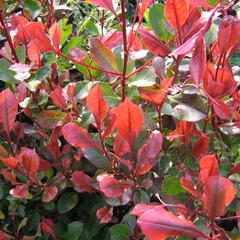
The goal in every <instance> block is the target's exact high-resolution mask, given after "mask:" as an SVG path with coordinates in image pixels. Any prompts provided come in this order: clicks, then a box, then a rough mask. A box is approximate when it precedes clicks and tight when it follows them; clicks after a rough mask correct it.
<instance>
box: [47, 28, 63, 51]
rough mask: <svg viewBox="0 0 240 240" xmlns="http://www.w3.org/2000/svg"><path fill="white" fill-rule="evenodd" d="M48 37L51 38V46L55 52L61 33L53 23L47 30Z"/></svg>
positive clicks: (57, 48)
mask: <svg viewBox="0 0 240 240" xmlns="http://www.w3.org/2000/svg"><path fill="white" fill-rule="evenodd" d="M49 35H50V37H51V38H52V42H53V46H54V47H55V49H56V50H59V47H60V40H61V36H62V33H61V29H60V28H59V27H58V24H57V23H54V24H53V25H52V26H51V28H50V29H49Z"/></svg>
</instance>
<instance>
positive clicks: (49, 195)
mask: <svg viewBox="0 0 240 240" xmlns="http://www.w3.org/2000/svg"><path fill="white" fill-rule="evenodd" d="M57 193H58V188H57V186H54V187H46V188H44V192H43V197H42V200H43V202H51V201H52V200H53V199H54V198H55V197H56V195H57Z"/></svg>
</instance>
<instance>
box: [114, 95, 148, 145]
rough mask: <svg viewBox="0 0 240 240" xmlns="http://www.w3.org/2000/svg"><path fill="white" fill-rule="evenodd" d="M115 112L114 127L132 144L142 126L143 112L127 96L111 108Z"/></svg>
mask: <svg viewBox="0 0 240 240" xmlns="http://www.w3.org/2000/svg"><path fill="white" fill-rule="evenodd" d="M112 111H113V112H114V113H116V114H117V116H118V119H117V124H116V128H117V130H118V132H119V134H121V135H122V137H124V138H125V140H127V141H128V142H129V144H130V145H131V146H133V144H134V141H135V139H136V138H137V136H138V133H139V131H140V130H141V129H142V126H143V113H142V111H141V110H140V108H139V107H138V106H137V105H135V104H133V103H132V102H131V101H130V100H129V99H128V98H126V100H125V101H124V102H123V103H121V104H119V106H117V107H115V108H113V109H112Z"/></svg>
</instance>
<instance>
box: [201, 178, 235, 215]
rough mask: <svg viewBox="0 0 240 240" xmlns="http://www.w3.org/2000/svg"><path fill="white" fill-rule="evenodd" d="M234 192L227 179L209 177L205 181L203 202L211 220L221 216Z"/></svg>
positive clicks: (231, 184)
mask: <svg viewBox="0 0 240 240" xmlns="http://www.w3.org/2000/svg"><path fill="white" fill-rule="evenodd" d="M236 192H237V190H236V189H235V188H234V185H233V183H232V182H231V181H230V180H228V179H227V178H224V177H221V176H211V177H208V178H207V179H206V180H205V182H204V187H203V201H204V203H205V206H206V208H207V212H208V215H209V217H210V218H211V219H212V220H213V219H214V218H215V217H217V216H221V215H222V214H223V212H224V208H225V207H226V206H227V205H229V204H230V203H231V202H232V200H233V198H234V197H235V195H236Z"/></svg>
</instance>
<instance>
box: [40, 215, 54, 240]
mask: <svg viewBox="0 0 240 240" xmlns="http://www.w3.org/2000/svg"><path fill="white" fill-rule="evenodd" d="M54 227H55V224H54V223H53V221H52V220H51V219H50V218H44V217H42V221H41V230H42V231H43V232H45V233H47V234H49V235H50V236H51V237H52V238H53V239H54V240H57V237H56V235H55V233H54Z"/></svg>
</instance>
